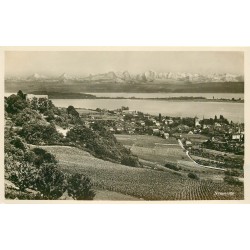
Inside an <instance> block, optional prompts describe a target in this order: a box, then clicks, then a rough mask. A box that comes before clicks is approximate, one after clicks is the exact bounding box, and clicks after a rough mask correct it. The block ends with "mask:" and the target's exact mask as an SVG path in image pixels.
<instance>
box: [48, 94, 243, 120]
mask: <svg viewBox="0 0 250 250" xmlns="http://www.w3.org/2000/svg"><path fill="white" fill-rule="evenodd" d="M102 94H103V93H102ZM52 101H53V103H54V104H55V105H56V106H58V107H68V106H69V105H73V106H74V107H75V108H86V109H96V108H101V109H108V110H114V109H118V108H121V106H128V107H129V109H130V110H136V111H141V112H143V113H148V114H152V115H158V114H159V113H161V114H162V115H167V116H180V117H195V116H198V117H199V118H203V117H204V118H214V116H215V115H217V116H219V115H223V116H224V117H225V118H227V119H228V120H229V121H231V120H232V121H233V122H244V103H229V102H192V101H174V102H172V101H165V100H164V101H160V100H134V99H53V100H52Z"/></svg>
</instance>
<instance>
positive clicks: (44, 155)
mask: <svg viewBox="0 0 250 250" xmlns="http://www.w3.org/2000/svg"><path fill="white" fill-rule="evenodd" d="M32 151H33V152H34V153H35V158H34V164H35V165H37V166H40V165H41V164H43V163H54V164H55V163H57V161H56V158H55V156H54V155H52V154H51V153H49V152H47V151H46V150H44V149H42V148H34V149H32Z"/></svg>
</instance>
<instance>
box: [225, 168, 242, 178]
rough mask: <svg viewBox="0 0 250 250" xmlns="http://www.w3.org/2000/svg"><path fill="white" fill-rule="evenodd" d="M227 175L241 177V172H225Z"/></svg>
mask: <svg viewBox="0 0 250 250" xmlns="http://www.w3.org/2000/svg"><path fill="white" fill-rule="evenodd" d="M225 175H227V176H236V177H239V176H240V172H239V171H237V170H227V171H225Z"/></svg>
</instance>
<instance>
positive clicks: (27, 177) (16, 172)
mask: <svg viewBox="0 0 250 250" xmlns="http://www.w3.org/2000/svg"><path fill="white" fill-rule="evenodd" d="M6 168H8V169H6V170H7V171H8V179H9V180H10V181H12V182H13V183H14V184H15V185H16V186H17V187H19V188H20V190H21V191H24V190H25V189H26V188H31V187H33V186H34V184H35V182H36V172H37V169H36V168H35V167H34V166H33V165H31V164H29V163H19V164H18V163H16V164H15V165H14V164H13V165H12V166H11V167H9V166H6Z"/></svg>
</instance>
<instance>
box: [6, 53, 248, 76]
mask: <svg viewBox="0 0 250 250" xmlns="http://www.w3.org/2000/svg"><path fill="white" fill-rule="evenodd" d="M125 70H128V71H129V72H130V73H142V72H144V71H146V70H154V71H156V72H169V71H171V72H190V73H201V74H203V73H204V74H206V73H232V74H242V75H243V74H244V54H243V52H218V51H215V52H211V51H207V52H192V51H190V52H189V51H183V52H173V51H152V52H150V51H147V52H144V51H124V52H120V51H119V52H118V51H58V52H56V51H55V52H52V51H18V52H14V51H13V52H11V51H9V52H6V54H5V73H6V76H29V75H32V74H34V73H38V74H42V75H47V76H57V75H60V74H63V73H67V74H69V75H76V76H84V75H89V74H97V73H105V72H108V71H125Z"/></svg>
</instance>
